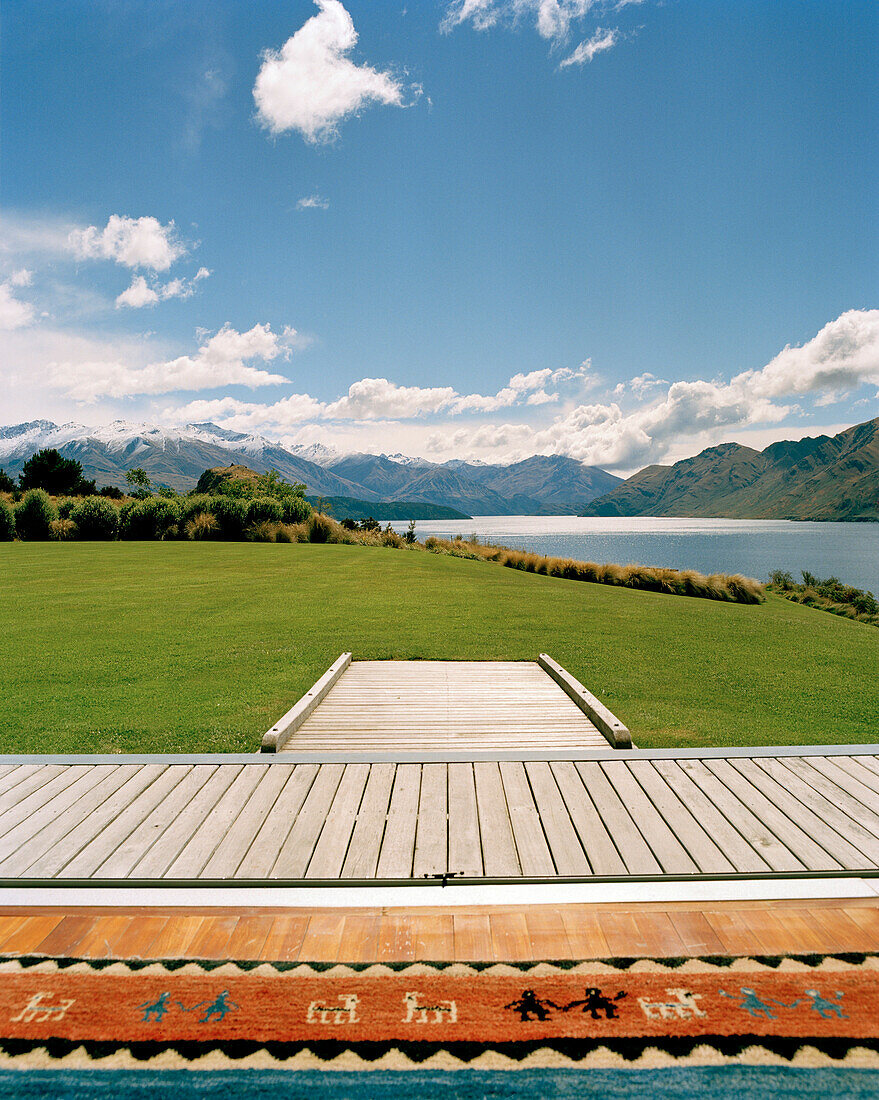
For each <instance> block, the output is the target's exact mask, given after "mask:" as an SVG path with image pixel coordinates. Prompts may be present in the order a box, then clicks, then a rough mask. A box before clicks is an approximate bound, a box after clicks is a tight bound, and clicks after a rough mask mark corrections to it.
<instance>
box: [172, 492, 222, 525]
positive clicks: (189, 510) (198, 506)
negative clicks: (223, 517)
mask: <svg viewBox="0 0 879 1100" xmlns="http://www.w3.org/2000/svg"><path fill="white" fill-rule="evenodd" d="M214 499H215V498H214V497H212V496H210V495H209V494H208V493H193V494H192V496H188V497H180V498H179V499H178V500H177V501H175V502H174V503H173V506H174V507H176V508H177V509H178V518H179V520H180V524H181V525H182V526H183V527H185V526H186V524H187V523H189V521H190V520H191V519H192V518H193V517H194V516H197V515H199V514H200V513H201V512H211V513H213V510H214V509H213V503H214Z"/></svg>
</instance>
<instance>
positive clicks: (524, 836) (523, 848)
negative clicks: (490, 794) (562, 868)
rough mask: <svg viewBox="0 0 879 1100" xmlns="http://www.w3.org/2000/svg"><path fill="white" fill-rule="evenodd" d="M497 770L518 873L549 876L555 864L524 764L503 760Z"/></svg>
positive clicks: (552, 873) (517, 761) (553, 871)
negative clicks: (504, 800)
mask: <svg viewBox="0 0 879 1100" xmlns="http://www.w3.org/2000/svg"><path fill="white" fill-rule="evenodd" d="M500 773H501V780H502V782H503V785H504V793H505V794H506V797H507V808H508V810H509V813H510V823H511V825H512V826H513V838H514V839H515V842H516V851H517V852H518V855H519V864H520V866H521V868H522V874H523V875H532V876H535V877H537V876H539V877H552V876H553V875H554V874H555V873H556V871H555V864H554V863H553V860H552V853H551V852H550V850H549V845H548V844H547V842H546V837H545V836H544V833H543V826H542V825H541V821H540V814H539V813H538V810H537V807H536V805H535V804H534V796H533V795H532V793H531V786H530V784H529V782H528V773H527V772H526V771H525V765H524V764H523V763H522V762H521V761H519V760H503V761H502V762H501V764H500Z"/></svg>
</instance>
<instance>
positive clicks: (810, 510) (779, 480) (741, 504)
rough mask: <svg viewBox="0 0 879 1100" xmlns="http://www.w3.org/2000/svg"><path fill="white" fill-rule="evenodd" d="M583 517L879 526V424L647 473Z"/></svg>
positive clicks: (724, 450) (725, 452) (732, 447)
mask: <svg viewBox="0 0 879 1100" xmlns="http://www.w3.org/2000/svg"><path fill="white" fill-rule="evenodd" d="M580 515H581V516H680V517H690V518H706V519H707V518H710V517H716V518H720V519H796V520H848V521H857V520H860V521H879V418H877V419H875V420H868V421H867V422H866V423H864V424H856V425H855V426H854V427H853V428H847V429H846V430H845V431H843V432H840V433H839V434H838V435H834V436H827V435H821V436H817V437H816V438H813V439H800V440H797V441H795V442H791V441H788V442H780V443H773V444H772V445H771V446H770V447H767V448H766V449H765V450H764V451H755V450H753V449H752V448H750V447H743V446H741V445H740V444H738V443H724V444H722V445H721V446H719V447H709V448H708V449H707V450H705V451H702V452H701V453H700V454H698V455H695V456H694V457H693V458H685V459H683V460H682V461H680V462H676V463H675V464H674V465H673V466H647V467H646V468H645V469H643V470H640V471H639V472H638V473H637V474H634V475H633V476H632V477H630V478H629V479H628V480H627V481H624V482H622V484H620V485H617V486H616V487H615V488H613V489H611V491H610V492H609V493H605V494H604V496H601V497H598V498H597V499H596V500H593V501H590V503H589V504H587V505H586V507H585V508H583V509H582V510H581V511H580Z"/></svg>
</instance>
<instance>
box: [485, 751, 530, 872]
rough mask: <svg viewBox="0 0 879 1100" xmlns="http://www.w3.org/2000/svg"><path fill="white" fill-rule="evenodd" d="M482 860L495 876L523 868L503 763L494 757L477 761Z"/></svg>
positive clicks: (486, 870)
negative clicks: (508, 802)
mask: <svg viewBox="0 0 879 1100" xmlns="http://www.w3.org/2000/svg"><path fill="white" fill-rule="evenodd" d="M473 778H474V781H475V783H476V807H477V813H478V815H479V836H480V845H481V848H482V863H483V867H484V869H485V873H486V875H488V876H489V877H491V878H516V877H518V876H519V875H520V874H521V873H522V872H521V868H520V866H519V856H518V853H517V851H516V841H515V838H514V836H513V825H512V822H511V821H510V814H509V810H508V808H507V798H506V795H505V794H504V785H503V782H502V780H501V773H500V768H499V765H498V764H497V763H496V762H495V761H493V760H484V761H477V762H476V763H475V764H474V765H473Z"/></svg>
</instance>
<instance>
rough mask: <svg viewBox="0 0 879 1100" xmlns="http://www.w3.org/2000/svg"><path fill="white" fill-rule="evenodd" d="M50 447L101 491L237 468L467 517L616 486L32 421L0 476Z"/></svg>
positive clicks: (214, 429)
mask: <svg viewBox="0 0 879 1100" xmlns="http://www.w3.org/2000/svg"><path fill="white" fill-rule="evenodd" d="M44 447H52V448H54V449H56V450H58V451H60V452H61V454H63V455H64V456H65V457H66V458H75V459H76V460H77V462H80V463H81V464H82V467H83V473H84V475H85V476H86V477H87V478H94V479H95V481H97V483H98V484H99V485H119V486H123V487H124V485H125V472H126V471H127V470H129V469H131V467H132V466H139V467H141V468H143V469H144V470H146V472H147V474H148V475H149V476H150V478H151V479H152V480H153V481H154V482H155V483H157V484H164V485H171V486H173V487H174V488H175V489H178V490H187V489H191V488H192V487H193V486H194V485H195V483H196V481H197V480H198V478H199V476H200V475H201V474H202V472H203V471H204V470H206V469H209V468H211V467H215V466H228V465H230V464H233V463H241V464H244V465H246V466H249V467H250V468H251V469H254V470H257V471H259V472H263V471H265V470H270V469H275V470H277V471H278V472H279V473H280V474H281V475H282V477H284V478H286V479H288V480H290V481H302V482H304V483H305V486H306V489H307V491H308V492H309V494H311V495H319V496H343V497H353V498H356V499H358V500H365V501H410V502H416V501H417V502H422V503H428V504H439V505H444V506H447V507H450V508H456V509H458V510H459V511H462V512H467V513H469V514H472V515H505V514H520V515H536V514H548V513H551V512H556V513H569V514H570V513H575V512H576V511H577V510H579V509H581V508H582V507H583V506H584V505H585V504H587V503H588V502H589V501H591V500H593V499H595V498H596V497H599V496H601V495H602V494H604V493H606V492H608V491H609V490H610V489H612V488H613V487H614V486H615V485H616V484H618V483H619V481H620V479H619V478H617V477H614V476H613V474H608V473H606V472H605V471H604V470H600V469H598V468H597V467H594V466H585V465H583V463H582V462H578V461H576V459H572V458H567V457H565V456H563V455H534V456H533V457H532V458H528V459H525V460H524V461H522V462H517V463H512V464H509V465H505V466H504V465H491V464H488V463H485V462H476V461H471V462H464V461H459V460H452V461H450V462H444V463H436V462H430V461H428V460H427V459H423V458H412V457H409V456H408V455H402V454H394V455H385V454H382V455H373V454H364V453H356V454H340V453H339V452H337V451H335V450H333V448H331V447H326V446H324V445H323V444H318V443H315V444H311V445H292V446H288V447H284V446H282V445H281V444H280V443H277V442H275V441H274V440H271V439H266V438H265V437H264V436H261V435H257V434H255V433H250V434H248V433H244V432H233V431H230V430H229V429H227V428H222V427H219V426H218V425H216V424H212V423H209V422H203V423H197V424H184V425H181V426H178V427H159V426H157V425H155V424H132V423H129V422H128V421H124V420H114V421H113V422H112V423H110V424H105V425H102V426H100V427H94V428H92V427H86V426H85V425H83V424H75V423H69V424H60V425H59V424H54V423H52V421H49V420H34V421H30V422H29V423H26V424H16V425H12V426H10V427H6V428H0V467H2V468H4V469H5V470H6V472H7V473H8V474H10V475H11V476H16V475H17V474H19V473H20V472H21V468H22V466H23V465H24V463H25V462H26V461H27V459H28V458H30V456H31V455H32V454H34V453H35V452H36V451H39V450H41V449H43V448H44Z"/></svg>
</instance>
